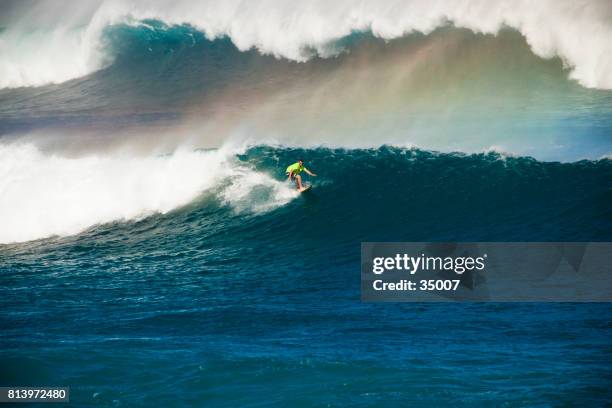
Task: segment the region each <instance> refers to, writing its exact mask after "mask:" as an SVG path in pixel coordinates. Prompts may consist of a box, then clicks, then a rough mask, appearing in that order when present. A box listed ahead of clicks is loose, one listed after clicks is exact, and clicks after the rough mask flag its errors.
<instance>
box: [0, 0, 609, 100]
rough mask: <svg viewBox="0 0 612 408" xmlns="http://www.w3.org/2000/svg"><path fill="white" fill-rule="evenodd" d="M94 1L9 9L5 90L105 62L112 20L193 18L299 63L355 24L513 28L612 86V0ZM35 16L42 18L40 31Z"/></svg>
mask: <svg viewBox="0 0 612 408" xmlns="http://www.w3.org/2000/svg"><path fill="white" fill-rule="evenodd" d="M88 4H93V5H94V6H93V7H92V6H91V5H88V6H87V7H88V9H87V12H83V10H82V9H81V8H79V7H77V8H76V9H77V11H71V12H68V14H67V13H66V10H64V9H61V13H60V12H59V11H58V7H57V3H56V2H54V1H42V2H40V3H36V5H35V6H34V7H33V9H32V10H30V9H28V10H27V12H26V10H21V14H20V13H19V10H18V11H17V12H14V13H11V15H16V16H18V17H17V18H15V21H17V22H16V23H14V22H11V21H9V22H8V26H7V28H6V29H5V30H4V31H3V32H2V33H1V34H0V55H2V56H3V57H2V58H1V59H0V88H10V87H23V86H40V85H44V84H48V83H60V82H64V81H67V80H69V79H73V78H78V77H82V76H84V75H86V74H88V73H91V72H93V71H95V70H97V69H101V68H103V67H105V66H107V65H108V64H110V63H111V61H112V55H107V54H105V52H106V53H107V52H108V50H107V49H102V47H103V46H104V44H103V41H102V37H103V32H104V29H105V28H106V27H108V26H109V25H112V24H118V23H128V24H140V23H139V22H140V21H142V20H147V19H156V20H159V21H162V22H164V23H166V24H169V25H176V24H189V25H192V26H194V27H196V28H197V29H199V30H201V31H202V32H203V33H204V34H205V35H206V36H207V37H208V38H210V39H215V38H219V37H222V36H227V37H229V38H230V39H231V40H232V41H233V43H234V44H235V45H236V46H237V47H238V48H239V49H240V50H242V51H245V50H248V49H252V48H255V49H257V50H259V51H260V52H261V53H264V54H271V55H275V56H277V57H282V58H288V59H290V60H295V61H307V60H308V59H309V58H310V57H312V55H313V51H314V53H315V54H317V55H319V56H321V57H328V56H330V55H335V54H337V52H338V49H337V47H334V46H331V44H333V43H334V42H335V41H337V40H339V39H342V38H344V37H347V36H349V35H350V34H351V33H353V32H356V31H370V32H372V34H373V35H375V36H377V37H380V38H383V39H389V40H390V39H393V38H398V37H402V36H405V35H407V34H409V33H411V32H421V33H425V34H428V33H430V32H432V31H433V30H435V29H436V28H438V27H441V26H444V25H447V24H452V25H455V26H457V27H461V28H468V29H470V30H472V31H474V32H477V33H487V34H496V33H497V32H499V30H500V29H502V28H504V27H511V28H514V29H516V30H518V31H520V32H521V33H522V34H523V35H524V36H525V38H526V40H527V42H528V43H529V45H530V46H531V49H532V50H533V52H534V53H535V54H536V55H538V56H540V57H542V58H552V57H555V56H558V57H560V58H561V59H562V60H563V61H564V64H565V65H566V66H567V67H568V68H569V69H570V70H571V72H570V77H571V78H572V79H575V80H577V81H578V82H579V83H580V84H582V85H583V86H585V87H590V88H602V89H612V41H610V38H612V24H610V22H609V21H610V18H611V17H612V3H610V2H608V1H606V0H600V1H575V0H565V1H564V0H561V1H552V0H548V1H544V0H543V1H539V2H536V3H534V2H529V1H510V0H500V1H496V2H490V1H484V0H462V1H453V2H435V3H432V2H427V1H424V0H413V1H406V0H381V1H378V2H372V3H362V2H355V3H351V2H332V3H330V2H326V1H322V0H313V1H310V2H300V3H298V4H289V3H286V2H283V1H279V0H267V1H263V2H257V3H244V2H241V1H238V0H234V1H226V2H223V4H222V5H220V4H219V3H218V2H214V1H202V2H198V3H197V4H193V2H191V1H184V0H178V1H176V0H175V1H160V2H156V3H151V2H144V1H138V0H132V1H122V2H118V1H111V0H106V1H99V2H94V3H88ZM15 7H19V4H17V6H15ZM70 13H72V14H70ZM32 16H35V17H36V18H33V17H32ZM19 17H21V18H19ZM30 20H32V21H34V22H35V23H36V24H38V25H37V26H36V27H34V28H33V27H32V24H34V23H30V22H29V21H30ZM40 20H42V21H43V22H44V24H40Z"/></svg>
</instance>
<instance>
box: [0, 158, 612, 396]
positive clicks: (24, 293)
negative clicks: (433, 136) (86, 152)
mask: <svg viewBox="0 0 612 408" xmlns="http://www.w3.org/2000/svg"><path fill="white" fill-rule="evenodd" d="M296 157H304V158H305V159H306V160H307V162H308V166H309V167H310V168H312V169H313V170H314V171H316V172H317V173H319V174H320V177H319V178H318V179H316V182H315V187H314V188H313V190H312V191H311V192H310V193H309V194H304V195H302V196H301V197H299V198H298V199H295V200H293V201H291V202H290V203H289V204H287V205H284V206H282V207H279V208H277V209H275V210H272V211H270V212H267V213H264V214H258V215H257V214H249V213H237V212H236V211H235V210H233V209H232V208H231V207H228V206H226V205H225V204H224V203H223V202H222V201H221V200H220V199H219V198H218V196H217V195H216V194H215V191H208V192H205V193H203V194H202V195H201V196H200V197H199V198H198V199H197V200H196V201H195V202H192V203H191V204H189V205H187V206H186V207H183V208H180V209H177V210H175V211H173V212H170V213H168V214H165V215H154V216H151V217H148V218H145V219H142V220H140V221H136V222H117V223H113V224H106V225H100V226H97V227H94V228H92V229H90V230H88V231H86V232H84V233H82V234H80V235H77V236H72V237H63V238H59V237H57V238H50V239H45V240H39V241H32V242H27V243H22V244H10V245H4V246H0V310H1V311H2V312H1V313H0V324H1V327H2V330H1V331H0V367H1V369H0V383H2V384H3V385H21V386H24V385H56V386H70V387H71V400H72V405H74V406H89V405H97V406H232V407H233V406H251V407H259V406H270V405H272V406H279V405H280V406H347V405H348V406H446V405H451V404H452V405H455V406H482V405H490V406H604V405H606V403H608V402H609V401H610V400H611V396H612V395H611V394H612V393H611V391H610V380H611V379H612V364H611V363H612V357H611V356H612V340H610V339H611V338H612V337H611V335H612V321H611V312H612V306H611V305H610V304H588V303H587V304H573V303H567V304H554V303H552V304H551V303H546V304H538V303H533V304H524V303H517V304H495V303H453V304H365V303H361V301H360V292H359V287H360V282H359V280H360V269H359V263H360V259H359V256H360V243H361V241H376V240H381V241H609V240H610V239H611V238H612V190H611V187H612V163H611V162H610V161H609V160H601V161H582V162H576V163H569V164H561V163H543V162H538V161H536V160H533V159H529V158H512V157H503V156H500V155H497V154H480V155H458V154H438V153H431V152H425V151H419V150H404V149H395V148H387V147H382V148H380V149H375V150H328V149H315V150H301V149H279V148H270V147H257V148H252V149H250V150H248V151H247V152H246V153H244V154H243V155H240V156H239V159H240V160H242V161H245V162H248V163H249V164H251V165H252V166H254V168H256V169H257V170H258V171H262V172H266V173H269V174H271V175H274V176H275V177H277V178H280V177H282V173H283V169H284V167H285V166H286V163H291V162H292V161H293V160H294V159H295V158H296ZM253 194H254V196H253V200H256V199H257V192H254V193H253Z"/></svg>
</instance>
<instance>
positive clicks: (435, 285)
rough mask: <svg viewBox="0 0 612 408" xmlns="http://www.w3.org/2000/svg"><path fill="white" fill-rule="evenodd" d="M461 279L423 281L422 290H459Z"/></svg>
mask: <svg viewBox="0 0 612 408" xmlns="http://www.w3.org/2000/svg"><path fill="white" fill-rule="evenodd" d="M458 287H459V279H445V280H443V279H422V280H421V281H419V289H420V290H457V288H458Z"/></svg>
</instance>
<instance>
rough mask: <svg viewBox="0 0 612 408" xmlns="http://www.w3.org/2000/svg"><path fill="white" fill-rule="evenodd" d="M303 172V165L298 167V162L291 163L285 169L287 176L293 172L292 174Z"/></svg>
mask: <svg viewBox="0 0 612 408" xmlns="http://www.w3.org/2000/svg"><path fill="white" fill-rule="evenodd" d="M303 170H304V165H303V164H302V165H301V166H300V162H296V163H293V164H292V165H291V166H289V167H287V170H286V172H287V174H289V173H291V172H293V174H300V173H301V172H302V171H303Z"/></svg>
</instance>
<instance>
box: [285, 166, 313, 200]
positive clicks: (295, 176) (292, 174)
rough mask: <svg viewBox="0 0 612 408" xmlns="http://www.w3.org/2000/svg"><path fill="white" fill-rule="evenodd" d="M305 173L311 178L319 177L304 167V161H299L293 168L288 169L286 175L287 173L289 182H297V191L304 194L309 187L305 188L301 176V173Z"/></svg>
mask: <svg viewBox="0 0 612 408" xmlns="http://www.w3.org/2000/svg"><path fill="white" fill-rule="evenodd" d="M302 171H304V172H306V174H308V175H309V176H312V177H317V175H316V174H314V173H313V172H311V171H310V170H308V169H307V168H306V167H304V161H303V160H302V159H300V160H298V161H297V162H296V163H293V164H292V165H291V166H289V167H287V170H286V173H287V176H288V178H287V180H295V183H296V184H297V189H298V191H299V192H302V191H304V190H307V189H308V187H310V186H308V187H304V186H303V185H302V176H300V173H301V172H302Z"/></svg>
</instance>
